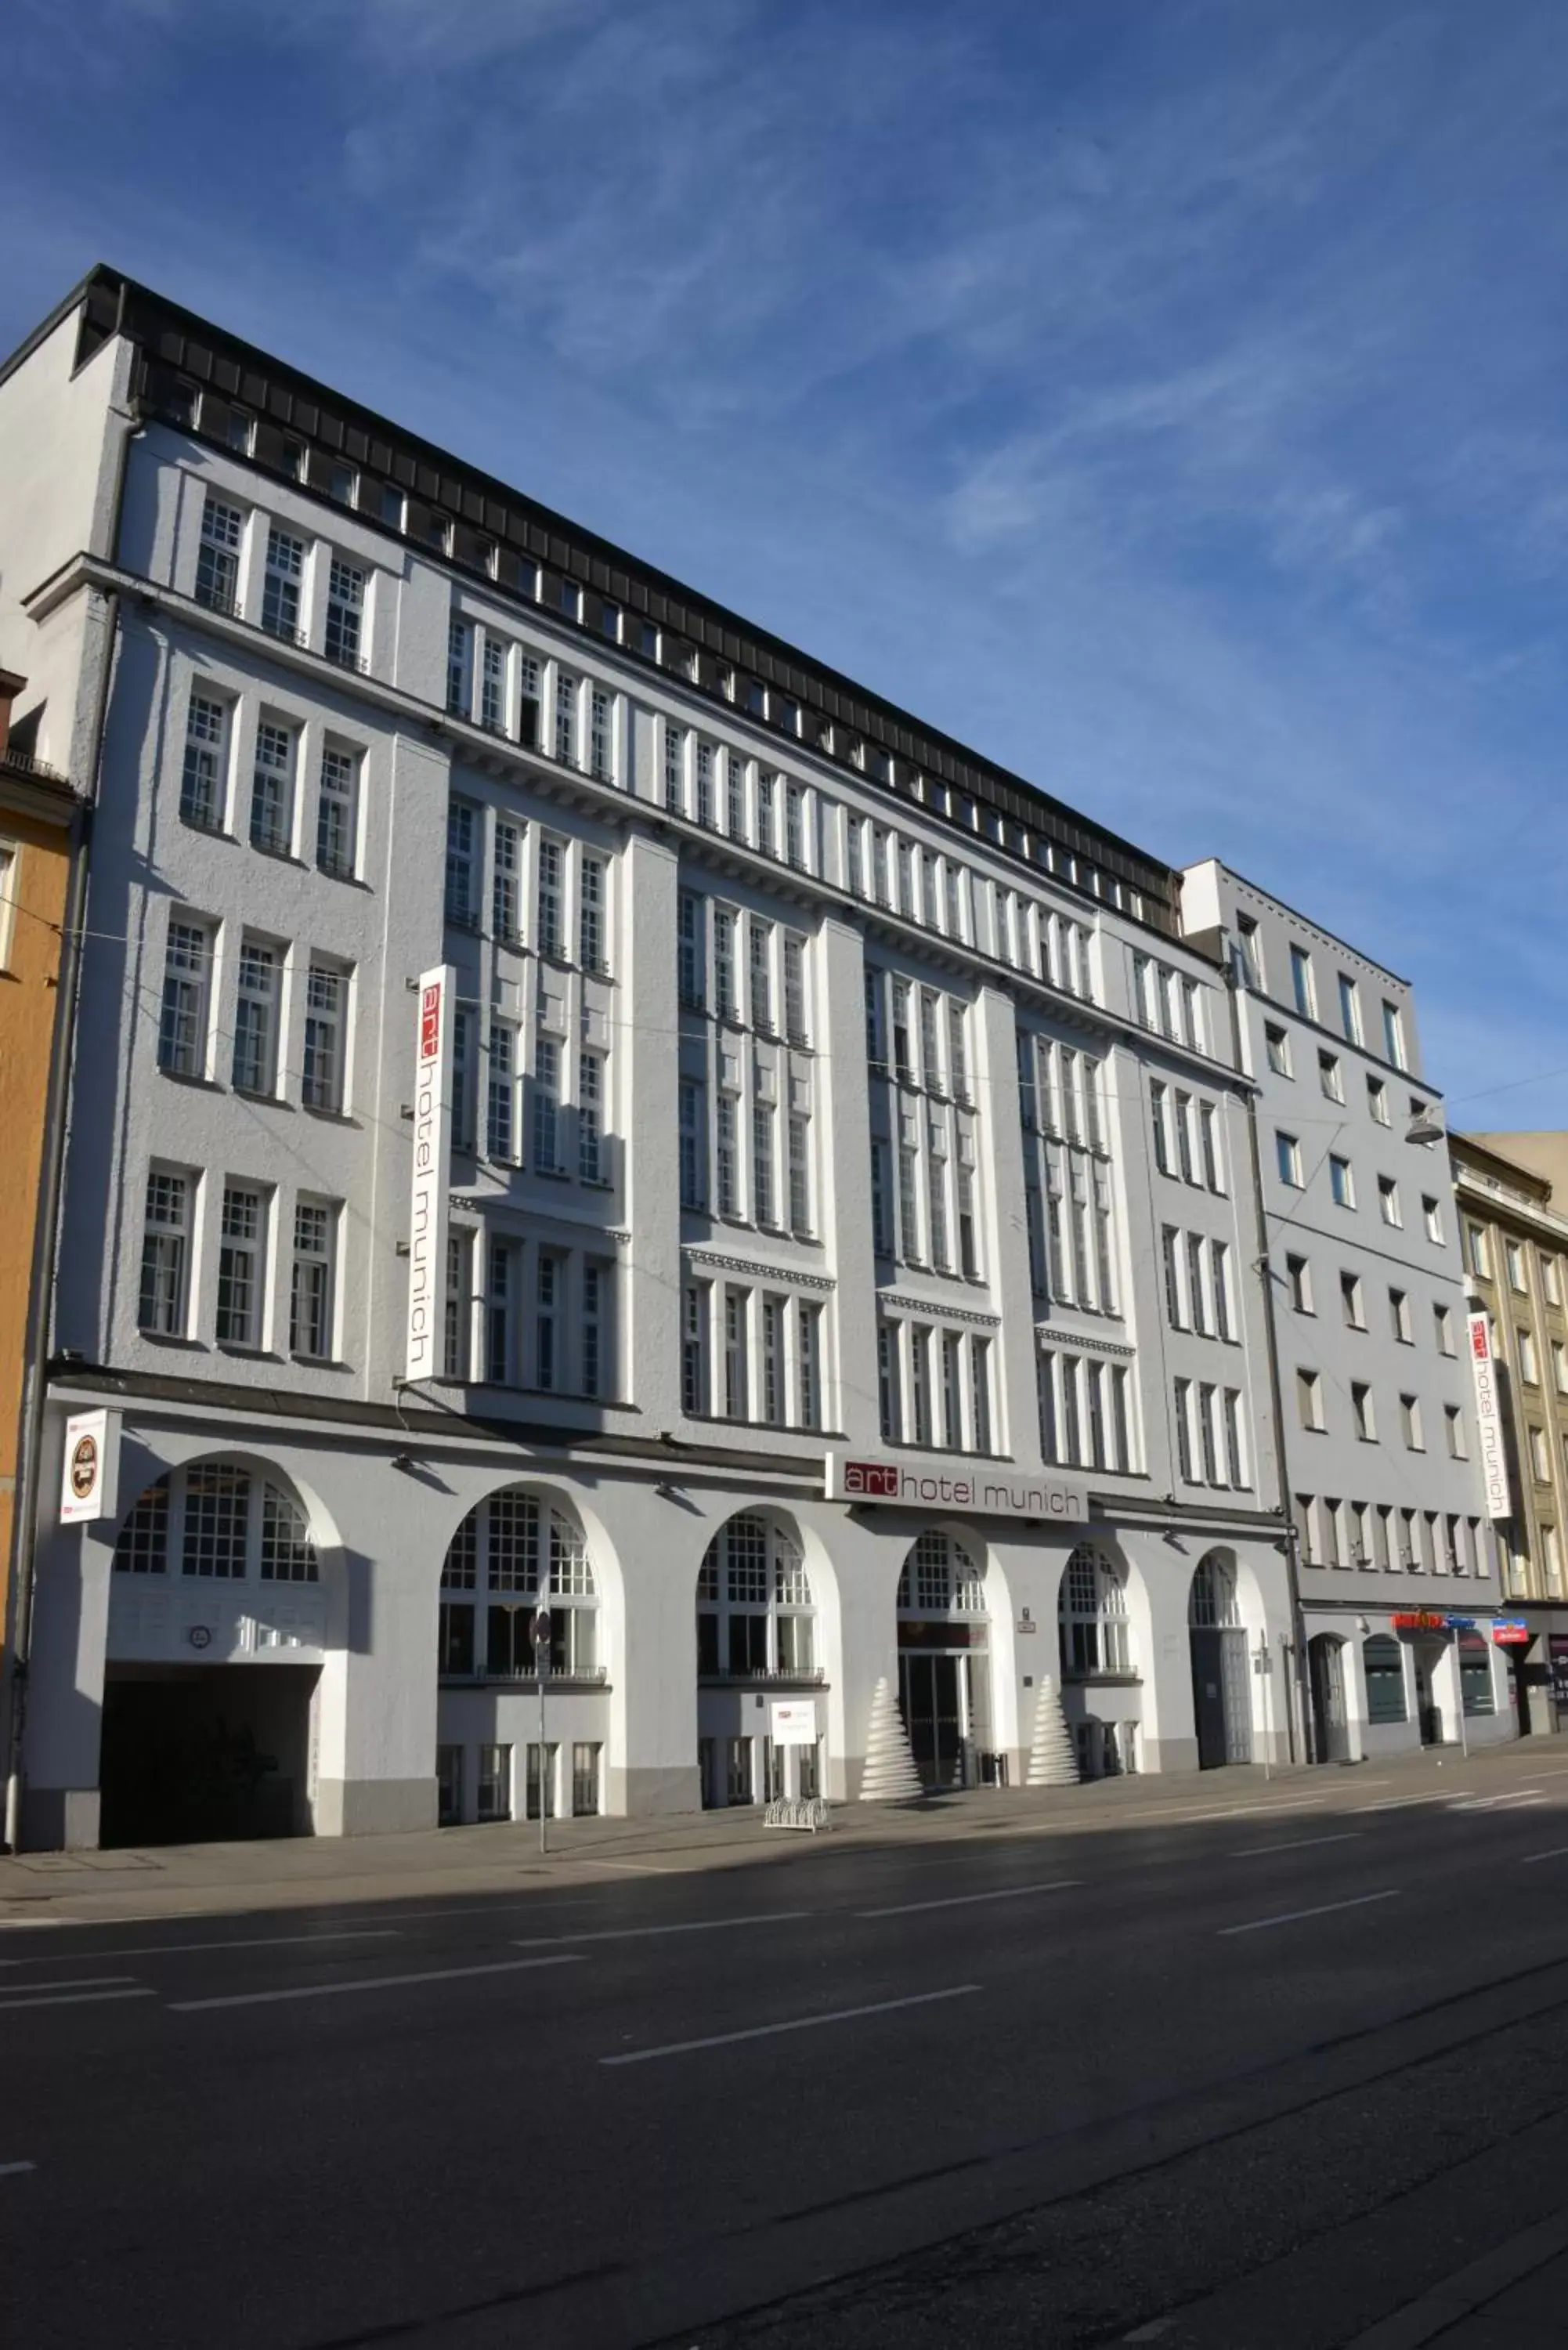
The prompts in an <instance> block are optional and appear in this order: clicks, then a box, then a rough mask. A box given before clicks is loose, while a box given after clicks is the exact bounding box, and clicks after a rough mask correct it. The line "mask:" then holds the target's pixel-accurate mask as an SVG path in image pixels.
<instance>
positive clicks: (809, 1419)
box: [795, 1305, 822, 1428]
mask: <svg viewBox="0 0 1568 2350" xmlns="http://www.w3.org/2000/svg"><path fill="white" fill-rule="evenodd" d="M795 1315H796V1319H795V1333H796V1340H797V1357H798V1359H797V1369H798V1374H799V1379H800V1395H799V1411H800V1420H799V1424H800V1426H801V1427H802V1428H820V1427H821V1426H822V1308H821V1306H820V1305H797V1307H796V1308H795Z"/></svg>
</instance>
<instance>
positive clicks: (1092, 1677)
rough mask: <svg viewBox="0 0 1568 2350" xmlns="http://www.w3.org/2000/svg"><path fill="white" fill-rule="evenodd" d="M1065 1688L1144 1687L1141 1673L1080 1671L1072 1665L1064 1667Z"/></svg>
mask: <svg viewBox="0 0 1568 2350" xmlns="http://www.w3.org/2000/svg"><path fill="white" fill-rule="evenodd" d="M1062 1683H1063V1686H1064V1688H1065V1689H1142V1687H1143V1675H1142V1674H1141V1673H1078V1672H1075V1671H1074V1670H1073V1669H1072V1668H1071V1667H1070V1666H1065V1665H1064V1667H1063V1669H1062Z"/></svg>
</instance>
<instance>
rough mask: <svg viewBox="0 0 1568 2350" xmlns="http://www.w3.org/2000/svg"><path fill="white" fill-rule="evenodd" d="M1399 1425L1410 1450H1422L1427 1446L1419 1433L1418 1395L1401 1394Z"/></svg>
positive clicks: (1419, 1405) (1419, 1410) (1419, 1412)
mask: <svg viewBox="0 0 1568 2350" xmlns="http://www.w3.org/2000/svg"><path fill="white" fill-rule="evenodd" d="M1399 1425H1400V1428H1401V1430H1402V1431H1403V1434H1404V1438H1405V1441H1406V1443H1407V1445H1408V1446H1409V1448H1410V1451H1412V1452H1424V1451H1426V1449H1427V1448H1426V1444H1425V1442H1424V1440H1423V1439H1422V1435H1421V1404H1420V1399H1419V1397H1417V1396H1413V1395H1402V1396H1401V1397H1400V1399H1399Z"/></svg>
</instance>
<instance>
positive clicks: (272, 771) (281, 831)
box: [251, 718, 297, 857]
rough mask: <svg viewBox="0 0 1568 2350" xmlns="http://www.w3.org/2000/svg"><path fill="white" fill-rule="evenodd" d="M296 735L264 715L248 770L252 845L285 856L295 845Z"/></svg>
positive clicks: (257, 732) (275, 854)
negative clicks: (251, 763)
mask: <svg viewBox="0 0 1568 2350" xmlns="http://www.w3.org/2000/svg"><path fill="white" fill-rule="evenodd" d="M296 741H297V738H296V734H295V733H294V730H293V729H292V728H291V727H288V726H279V725H276V724H275V723H274V722H273V721H272V720H271V719H268V718H264V719H263V720H262V721H261V723H260V724H259V725H258V726H257V728H256V750H255V764H254V767H253V768H252V770H251V847H253V848H265V849H266V850H268V851H269V852H270V854H271V855H273V856H275V857H286V856H287V855H288V852H289V850H290V848H291V847H293V845H294V764H295V750H296Z"/></svg>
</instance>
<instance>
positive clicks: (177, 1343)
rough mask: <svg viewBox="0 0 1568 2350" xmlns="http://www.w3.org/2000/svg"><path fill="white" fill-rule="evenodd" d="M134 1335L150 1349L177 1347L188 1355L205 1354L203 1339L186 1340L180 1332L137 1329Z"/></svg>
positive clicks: (205, 1345)
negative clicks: (142, 1339)
mask: <svg viewBox="0 0 1568 2350" xmlns="http://www.w3.org/2000/svg"><path fill="white" fill-rule="evenodd" d="M136 1335H137V1336H138V1337H139V1338H145V1339H146V1341H147V1344H148V1345H149V1346H150V1347H181V1348H182V1349H183V1351H184V1352H185V1353H186V1354H190V1355H204V1354H205V1353H206V1352H207V1342H206V1340H205V1339H204V1338H188V1337H186V1336H185V1334H184V1332H183V1331H182V1330H143V1329H141V1328H140V1327H139V1328H138V1330H137V1334H136Z"/></svg>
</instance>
